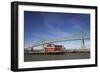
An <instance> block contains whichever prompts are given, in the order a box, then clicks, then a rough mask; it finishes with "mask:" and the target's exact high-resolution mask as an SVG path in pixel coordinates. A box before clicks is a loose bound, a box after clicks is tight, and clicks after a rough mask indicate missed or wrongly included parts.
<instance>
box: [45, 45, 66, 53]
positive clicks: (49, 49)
mask: <svg viewBox="0 0 100 73" xmlns="http://www.w3.org/2000/svg"><path fill="white" fill-rule="evenodd" d="M44 49H45V52H46V53H54V52H64V51H65V48H64V46H62V45H54V44H47V45H46V46H45V48H44Z"/></svg>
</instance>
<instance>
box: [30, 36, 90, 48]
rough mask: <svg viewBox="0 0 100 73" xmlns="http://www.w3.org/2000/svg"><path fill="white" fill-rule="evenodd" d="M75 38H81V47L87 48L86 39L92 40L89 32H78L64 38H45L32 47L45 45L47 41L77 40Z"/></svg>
mask: <svg viewBox="0 0 100 73" xmlns="http://www.w3.org/2000/svg"><path fill="white" fill-rule="evenodd" d="M75 40H81V41H80V43H81V48H85V41H84V40H90V36H89V34H76V35H72V36H67V37H63V38H56V39H45V40H40V41H39V42H37V43H34V44H33V45H32V46H31V47H30V48H32V47H37V46H41V45H44V44H46V43H57V42H64V41H75Z"/></svg>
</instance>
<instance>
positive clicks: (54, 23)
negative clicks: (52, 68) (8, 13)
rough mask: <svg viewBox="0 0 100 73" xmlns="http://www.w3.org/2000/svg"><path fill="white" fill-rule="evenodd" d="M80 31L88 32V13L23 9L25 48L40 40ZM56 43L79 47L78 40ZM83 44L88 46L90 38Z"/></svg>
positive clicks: (66, 35)
mask: <svg viewBox="0 0 100 73" xmlns="http://www.w3.org/2000/svg"><path fill="white" fill-rule="evenodd" d="M82 32H86V33H87V34H89V33H90V15H89V14H79V13H58V12H55V13H54V12H33V11H24V47H25V48H27V47H31V46H32V44H35V43H36V42H38V41H41V40H46V39H57V38H58V39H61V38H63V37H68V36H72V35H75V34H80V33H82ZM58 43H61V44H63V45H65V46H66V48H79V47H80V40H76V41H68V42H67V41H66V42H58ZM85 45H86V47H90V40H86V41H85Z"/></svg>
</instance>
